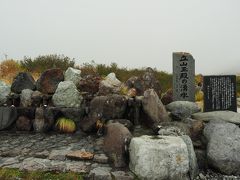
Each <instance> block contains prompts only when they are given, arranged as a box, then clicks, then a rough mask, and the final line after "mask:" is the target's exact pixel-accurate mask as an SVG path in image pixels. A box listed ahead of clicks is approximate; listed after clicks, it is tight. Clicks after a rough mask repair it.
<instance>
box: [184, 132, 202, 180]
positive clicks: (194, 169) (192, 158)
mask: <svg viewBox="0 0 240 180" xmlns="http://www.w3.org/2000/svg"><path fill="white" fill-rule="evenodd" d="M181 138H182V139H183V141H184V142H185V144H186V145H187V149H188V159H189V174H190V179H191V180H193V179H195V178H196V177H197V175H198V174H199V169H198V162H197V157H196V154H195V151H194V148H193V144H192V140H191V139H190V137H189V136H186V135H184V136H181Z"/></svg>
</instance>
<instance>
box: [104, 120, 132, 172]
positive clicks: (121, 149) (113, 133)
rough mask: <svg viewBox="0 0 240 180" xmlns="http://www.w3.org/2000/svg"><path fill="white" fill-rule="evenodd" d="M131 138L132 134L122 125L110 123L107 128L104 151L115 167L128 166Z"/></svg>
mask: <svg viewBox="0 0 240 180" xmlns="http://www.w3.org/2000/svg"><path fill="white" fill-rule="evenodd" d="M131 138H132V134H131V133H130V132H129V130H128V129H127V128H126V127H125V126H124V125H122V124H120V123H110V124H108V125H107V126H106V136H105V138H104V151H105V152H106V153H107V154H108V155H109V157H110V158H111V160H112V161H113V163H114V166H115V167H117V168H120V167H125V166H126V165H127V159H126V158H127V156H126V152H127V143H128V142H130V139H131Z"/></svg>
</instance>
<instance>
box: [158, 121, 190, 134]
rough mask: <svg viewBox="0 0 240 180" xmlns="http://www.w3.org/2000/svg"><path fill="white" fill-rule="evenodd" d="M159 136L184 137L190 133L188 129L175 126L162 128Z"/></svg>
mask: <svg viewBox="0 0 240 180" xmlns="http://www.w3.org/2000/svg"><path fill="white" fill-rule="evenodd" d="M182 125H184V124H182ZM158 134H159V135H162V136H182V135H187V134H189V132H188V129H187V128H186V127H182V126H180V125H177V124H174V125H173V126H163V127H162V126H161V127H160V129H159V131H158Z"/></svg>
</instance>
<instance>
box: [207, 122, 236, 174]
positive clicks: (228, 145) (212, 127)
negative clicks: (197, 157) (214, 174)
mask: <svg viewBox="0 0 240 180" xmlns="http://www.w3.org/2000/svg"><path fill="white" fill-rule="evenodd" d="M204 136H205V137H206V139H207V141H208V144H207V159H208V163H209V165H210V166H211V167H214V168H215V169H218V170H219V171H220V172H222V173H224V174H228V175H239V174H240V168H239V167H240V128H239V127H238V126H236V125H235V124H231V123H226V122H223V121H210V123H208V124H207V125H206V127H205V129H204Z"/></svg>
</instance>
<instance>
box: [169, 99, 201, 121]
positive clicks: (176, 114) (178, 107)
mask: <svg viewBox="0 0 240 180" xmlns="http://www.w3.org/2000/svg"><path fill="white" fill-rule="evenodd" d="M166 108H167V110H168V111H170V112H171V115H172V117H173V119H176V120H181V119H184V118H188V117H191V115H192V114H194V113H197V112H199V111H201V109H200V108H199V107H198V105H197V104H196V103H194V102H189V101H174V102H172V103H170V104H168V105H167V106H166Z"/></svg>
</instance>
